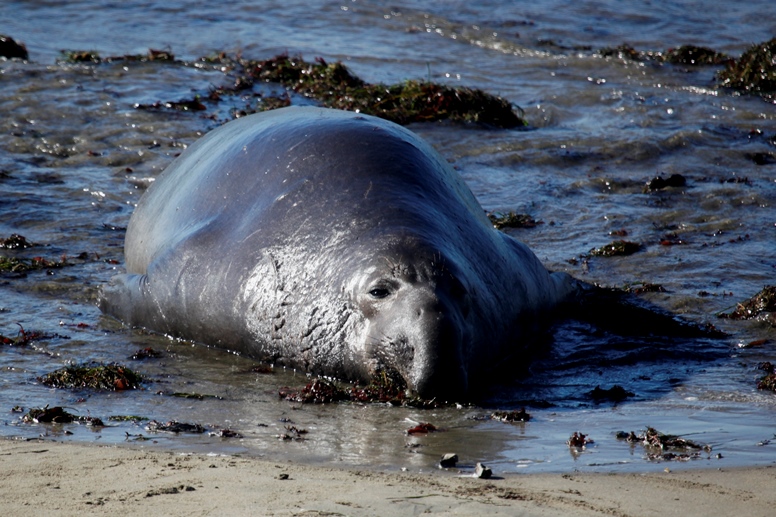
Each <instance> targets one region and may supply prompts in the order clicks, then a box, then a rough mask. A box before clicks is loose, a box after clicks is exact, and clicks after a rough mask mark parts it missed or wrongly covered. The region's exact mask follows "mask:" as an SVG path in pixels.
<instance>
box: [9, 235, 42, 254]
mask: <svg viewBox="0 0 776 517" xmlns="http://www.w3.org/2000/svg"><path fill="white" fill-rule="evenodd" d="M33 246H37V244H35V243H34V242H30V241H28V240H27V238H26V237H25V236H24V235H19V234H18V233H12V234H11V236H10V237H8V238H7V239H0V248H5V249H9V250H18V249H27V248H32V247H33Z"/></svg>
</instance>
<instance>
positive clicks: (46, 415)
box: [22, 406, 105, 426]
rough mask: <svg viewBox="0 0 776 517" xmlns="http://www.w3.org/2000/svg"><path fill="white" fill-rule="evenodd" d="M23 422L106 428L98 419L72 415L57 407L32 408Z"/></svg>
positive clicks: (23, 418)
mask: <svg viewBox="0 0 776 517" xmlns="http://www.w3.org/2000/svg"><path fill="white" fill-rule="evenodd" d="M22 422H25V423H30V422H34V423H36V424H69V423H71V422H80V423H83V424H86V425H91V426H104V425H105V424H104V423H103V422H102V420H100V419H99V418H97V417H93V416H78V415H74V414H72V413H68V412H67V411H65V409H64V408H62V407H59V406H55V407H52V408H50V407H48V406H46V407H43V408H31V409H30V410H29V412H27V414H25V415H24V416H23V417H22Z"/></svg>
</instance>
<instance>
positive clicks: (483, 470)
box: [474, 463, 493, 479]
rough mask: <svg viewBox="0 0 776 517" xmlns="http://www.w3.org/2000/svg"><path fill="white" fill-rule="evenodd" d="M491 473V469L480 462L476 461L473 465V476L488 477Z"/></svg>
mask: <svg viewBox="0 0 776 517" xmlns="http://www.w3.org/2000/svg"><path fill="white" fill-rule="evenodd" d="M492 475H493V471H492V470H490V467H486V466H485V465H483V464H482V463H477V465H475V467H474V477H476V478H480V479H490V476H492Z"/></svg>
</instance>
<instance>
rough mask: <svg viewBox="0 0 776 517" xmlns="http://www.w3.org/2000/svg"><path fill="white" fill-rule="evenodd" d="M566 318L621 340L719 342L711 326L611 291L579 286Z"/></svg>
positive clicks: (716, 331) (723, 335)
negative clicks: (647, 338)
mask: <svg viewBox="0 0 776 517" xmlns="http://www.w3.org/2000/svg"><path fill="white" fill-rule="evenodd" d="M578 285H579V286H580V289H579V290H578V291H577V295H576V299H575V300H574V301H573V302H572V304H571V307H569V309H570V313H569V315H568V316H569V317H570V318H572V319H578V320H581V321H587V322H589V323H592V324H593V325H595V326H596V327H599V328H601V329H604V330H608V331H610V332H613V333H615V334H620V335H624V336H635V335H640V336H650V335H651V336H670V337H677V338H723V337H725V336H726V334H725V333H724V332H722V331H720V330H718V329H716V328H715V327H714V326H713V325H711V324H707V325H702V324H698V323H694V322H691V321H688V320H685V319H682V318H680V317H679V316H677V315H675V314H673V313H671V312H669V311H667V310H665V309H662V308H660V307H658V306H656V305H654V304H651V303H649V302H647V301H645V300H642V299H640V298H638V297H637V296H635V295H633V294H631V293H628V292H625V291H622V290H620V289H615V288H604V287H598V286H594V285H591V284H586V283H584V282H579V283H578Z"/></svg>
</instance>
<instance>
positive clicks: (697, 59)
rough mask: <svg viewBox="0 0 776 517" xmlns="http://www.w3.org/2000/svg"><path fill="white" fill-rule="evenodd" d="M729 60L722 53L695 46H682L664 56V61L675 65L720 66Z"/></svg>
mask: <svg viewBox="0 0 776 517" xmlns="http://www.w3.org/2000/svg"><path fill="white" fill-rule="evenodd" d="M728 59H729V58H728V56H727V55H726V54H723V53H722V52H717V51H715V50H712V49H710V48H706V47H698V46H695V45H682V46H681V47H678V48H672V49H668V50H667V51H666V52H665V53H664V54H663V60H664V61H665V62H667V63H671V64H674V65H720V64H722V63H724V62H725V61H727V60H728Z"/></svg>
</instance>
